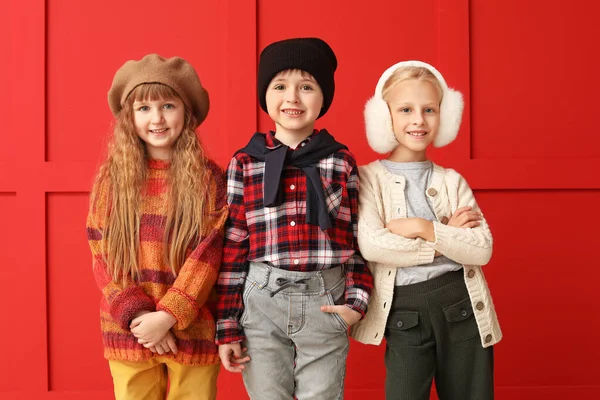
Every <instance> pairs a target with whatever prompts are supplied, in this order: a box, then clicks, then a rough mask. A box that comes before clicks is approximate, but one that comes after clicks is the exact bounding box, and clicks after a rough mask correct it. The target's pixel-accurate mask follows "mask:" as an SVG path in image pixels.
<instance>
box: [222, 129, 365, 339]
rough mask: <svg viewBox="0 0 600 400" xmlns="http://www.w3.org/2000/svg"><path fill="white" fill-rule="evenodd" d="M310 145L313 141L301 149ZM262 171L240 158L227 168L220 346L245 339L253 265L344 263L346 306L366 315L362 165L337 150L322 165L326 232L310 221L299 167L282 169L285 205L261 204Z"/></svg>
mask: <svg viewBox="0 0 600 400" xmlns="http://www.w3.org/2000/svg"><path fill="white" fill-rule="evenodd" d="M308 140H310V137H309V138H308V139H306V140H305V142H303V143H301V144H300V146H303V145H304V143H306V142H307V141H308ZM266 144H267V146H268V147H276V146H278V145H279V144H280V142H279V141H278V140H277V139H275V137H274V135H273V134H272V133H269V134H267V135H266ZM290 151H293V150H290ZM264 167H265V163H264V162H262V161H258V160H256V159H254V158H252V157H250V156H249V155H248V154H245V153H238V154H236V155H235V156H234V157H233V159H232V160H231V162H230V163H229V167H228V168H227V200H228V203H229V218H228V220H227V223H226V228H225V243H224V248H223V262H222V265H221V270H220V273H219V278H218V281H217V293H218V295H219V300H218V309H217V318H218V321H217V336H216V341H217V343H218V344H225V343H239V342H241V341H243V340H245V336H244V333H243V329H242V327H241V326H240V324H239V319H240V317H241V315H242V311H243V310H244V304H243V302H242V292H243V288H244V282H245V280H246V275H247V273H248V265H249V264H248V262H249V261H255V262H268V263H270V264H271V265H273V266H274V267H276V268H281V269H285V270H289V271H301V272H312V271H319V270H324V269H329V268H333V267H337V266H339V265H344V268H345V273H346V296H345V299H346V305H347V306H348V307H350V308H352V309H353V310H356V311H358V312H360V313H361V314H363V315H364V314H365V312H366V310H367V303H368V301H369V295H370V293H371V290H372V288H373V277H372V276H371V272H370V271H369V269H368V268H367V266H366V263H365V261H364V260H363V258H362V256H361V255H360V253H359V252H358V250H357V249H358V245H357V240H356V232H357V220H358V216H357V215H358V214H357V213H358V168H357V166H356V161H355V160H354V156H353V155H352V154H351V153H350V152H349V151H347V150H340V151H337V152H335V153H333V154H331V155H329V156H328V157H326V158H323V159H322V160H321V161H320V162H319V163H318V168H319V170H320V174H321V181H322V183H323V189H324V192H325V198H326V202H327V208H328V210H329V214H330V217H331V223H332V227H331V228H330V229H328V230H327V231H322V230H321V228H320V227H319V226H318V225H311V224H308V223H306V175H305V174H304V173H303V172H302V170H300V169H298V168H295V167H291V166H286V167H285V168H284V170H283V173H282V179H281V182H282V185H283V186H282V188H284V190H283V192H284V193H283V202H282V204H281V205H279V206H276V207H265V206H264V204H263V176H264Z"/></svg>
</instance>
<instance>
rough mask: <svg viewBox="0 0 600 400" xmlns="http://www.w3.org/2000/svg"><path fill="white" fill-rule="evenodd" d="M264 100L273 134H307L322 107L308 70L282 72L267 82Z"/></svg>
mask: <svg viewBox="0 0 600 400" xmlns="http://www.w3.org/2000/svg"><path fill="white" fill-rule="evenodd" d="M266 103H267V110H268V111H269V116H270V117H271V119H272V120H273V122H275V125H276V127H277V130H276V133H278V134H287V135H294V136H296V135H302V136H304V135H310V133H312V130H313V128H314V125H315V120H316V119H317V117H318V116H319V113H320V112H321V107H322V106H323V92H322V91H321V87H320V86H319V84H318V83H317V81H316V80H315V78H313V77H312V75H310V74H309V73H307V72H304V71H301V70H287V71H281V72H280V73H279V74H277V75H276V76H275V77H274V78H273V79H272V80H271V83H269V87H268V88H267V93H266Z"/></svg>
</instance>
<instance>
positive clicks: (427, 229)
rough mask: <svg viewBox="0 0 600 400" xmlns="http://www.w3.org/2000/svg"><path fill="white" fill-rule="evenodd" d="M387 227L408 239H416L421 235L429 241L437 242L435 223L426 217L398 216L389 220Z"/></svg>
mask: <svg viewBox="0 0 600 400" xmlns="http://www.w3.org/2000/svg"><path fill="white" fill-rule="evenodd" d="M385 227H386V228H388V229H389V230H390V232H392V233H394V234H396V235H400V236H403V237H405V238H407V239H416V238H418V237H420V238H423V239H425V240H427V241H428V242H435V233H434V230H433V223H432V222H431V221H428V220H426V219H424V218H418V217H411V218H397V219H393V220H391V221H390V222H388V223H387V224H386V225H385Z"/></svg>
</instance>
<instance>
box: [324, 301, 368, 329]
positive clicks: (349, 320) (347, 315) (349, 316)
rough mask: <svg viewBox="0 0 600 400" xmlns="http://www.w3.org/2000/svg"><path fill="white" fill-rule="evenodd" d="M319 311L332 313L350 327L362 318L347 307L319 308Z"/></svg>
mask: <svg viewBox="0 0 600 400" xmlns="http://www.w3.org/2000/svg"><path fill="white" fill-rule="evenodd" d="M321 311H323V312H326V313H334V314H337V315H339V316H340V317H342V319H343V320H344V321H345V322H346V325H348V326H352V325H354V324H355V323H357V322H358V321H360V319H361V318H362V315H361V314H360V313H359V312H358V311H355V310H353V309H351V308H350V307H348V306H345V305H341V306H321Z"/></svg>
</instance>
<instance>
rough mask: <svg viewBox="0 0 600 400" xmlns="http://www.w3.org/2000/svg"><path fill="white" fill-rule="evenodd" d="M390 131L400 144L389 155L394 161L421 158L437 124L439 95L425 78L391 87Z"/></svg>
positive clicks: (430, 141)
mask: <svg viewBox="0 0 600 400" xmlns="http://www.w3.org/2000/svg"><path fill="white" fill-rule="evenodd" d="M388 106H389V108H390V113H391V116H392V123H393V128H394V134H395V135H396V139H397V140H398V142H399V143H400V145H399V146H398V147H397V148H396V149H395V150H394V152H393V154H394V155H395V158H397V159H398V160H397V161H405V162H410V161H424V160H426V156H425V149H426V148H427V146H429V144H430V143H432V142H433V140H434V139H435V137H436V135H437V132H438V128H439V126H440V95H439V92H438V90H437V88H436V87H435V85H434V84H433V83H431V82H429V81H426V80H417V79H410V80H406V81H402V82H400V83H399V84H397V85H396V87H394V88H393V89H392V90H391V91H390V93H389V96H388Z"/></svg>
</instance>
